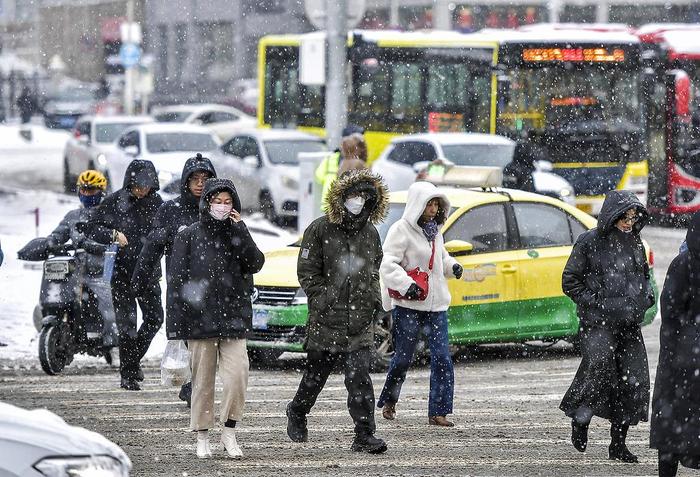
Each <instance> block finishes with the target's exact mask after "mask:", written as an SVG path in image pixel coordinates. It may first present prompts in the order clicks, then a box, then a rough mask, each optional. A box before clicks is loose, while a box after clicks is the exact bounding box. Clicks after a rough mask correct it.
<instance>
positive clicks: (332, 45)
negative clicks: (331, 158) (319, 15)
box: [326, 0, 348, 149]
mask: <svg viewBox="0 0 700 477" xmlns="http://www.w3.org/2000/svg"><path fill="white" fill-rule="evenodd" d="M347 14H348V9H347V0H326V30H327V38H326V42H327V43H326V45H327V47H326V51H327V52H328V53H327V55H328V61H326V142H327V143H328V147H329V148H331V149H335V148H337V147H338V146H339V144H340V133H341V131H342V130H343V128H344V127H345V123H346V121H347V102H348V101H347V90H346V85H345V68H346V62H347V60H346V50H345V48H346V44H347V39H348V32H347Z"/></svg>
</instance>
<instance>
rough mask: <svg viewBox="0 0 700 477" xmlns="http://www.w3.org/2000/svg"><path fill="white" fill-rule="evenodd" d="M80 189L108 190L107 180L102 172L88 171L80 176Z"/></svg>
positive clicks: (78, 184)
mask: <svg viewBox="0 0 700 477" xmlns="http://www.w3.org/2000/svg"><path fill="white" fill-rule="evenodd" d="M77 186H78V189H100V190H102V191H104V190H107V179H106V178H105V176H104V174H102V173H101V172H100V171H96V170H93V169H88V170H86V171H83V172H81V173H80V175H79V176H78V183H77Z"/></svg>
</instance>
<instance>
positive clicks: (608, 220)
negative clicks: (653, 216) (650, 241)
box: [598, 190, 649, 235]
mask: <svg viewBox="0 0 700 477" xmlns="http://www.w3.org/2000/svg"><path fill="white" fill-rule="evenodd" d="M630 209H636V210H637V213H638V214H640V215H641V218H640V219H639V220H638V221H637V222H636V223H635V224H634V226H633V227H632V229H633V230H634V232H635V233H637V234H638V233H639V232H640V231H641V230H642V228H644V226H645V225H646V224H647V222H648V220H649V213H648V212H647V209H646V208H645V207H644V205H643V204H642V203H641V202H640V201H639V199H638V198H637V196H636V195H634V193H633V192H629V191H626V190H611V191H610V192H608V193H607V194H605V201H604V202H603V206H602V207H601V209H600V215H598V230H600V233H601V234H603V235H605V234H607V233H609V232H610V231H611V230H612V228H613V227H614V226H615V222H616V221H617V220H618V219H619V218H620V217H621V216H622V215H623V214H624V213H625V212H627V211H628V210H630Z"/></svg>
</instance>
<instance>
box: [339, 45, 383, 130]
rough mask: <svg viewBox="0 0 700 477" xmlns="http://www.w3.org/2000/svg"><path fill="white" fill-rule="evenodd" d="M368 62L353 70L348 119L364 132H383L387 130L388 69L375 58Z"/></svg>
mask: <svg viewBox="0 0 700 477" xmlns="http://www.w3.org/2000/svg"><path fill="white" fill-rule="evenodd" d="M369 60H373V61H372V62H371V63H369V64H367V65H364V64H363V65H361V66H360V67H359V68H354V70H353V73H354V76H353V81H352V89H351V91H352V95H351V98H352V99H351V101H349V105H348V117H349V118H350V122H351V123H353V124H357V125H359V126H362V127H363V128H364V129H365V130H366V131H384V130H386V129H387V127H386V116H387V112H388V108H387V103H388V98H389V69H388V67H387V66H386V64H383V63H380V62H379V61H378V60H376V59H375V58H371V59H369ZM375 62H376V63H375Z"/></svg>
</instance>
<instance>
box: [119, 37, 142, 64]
mask: <svg viewBox="0 0 700 477" xmlns="http://www.w3.org/2000/svg"><path fill="white" fill-rule="evenodd" d="M119 59H120V60H121V62H122V65H123V66H124V68H131V67H132V66H136V65H137V64H138V63H139V60H140V59H141V48H140V47H139V45H137V44H135V43H124V44H123V45H122V47H121V48H120V49H119Z"/></svg>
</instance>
